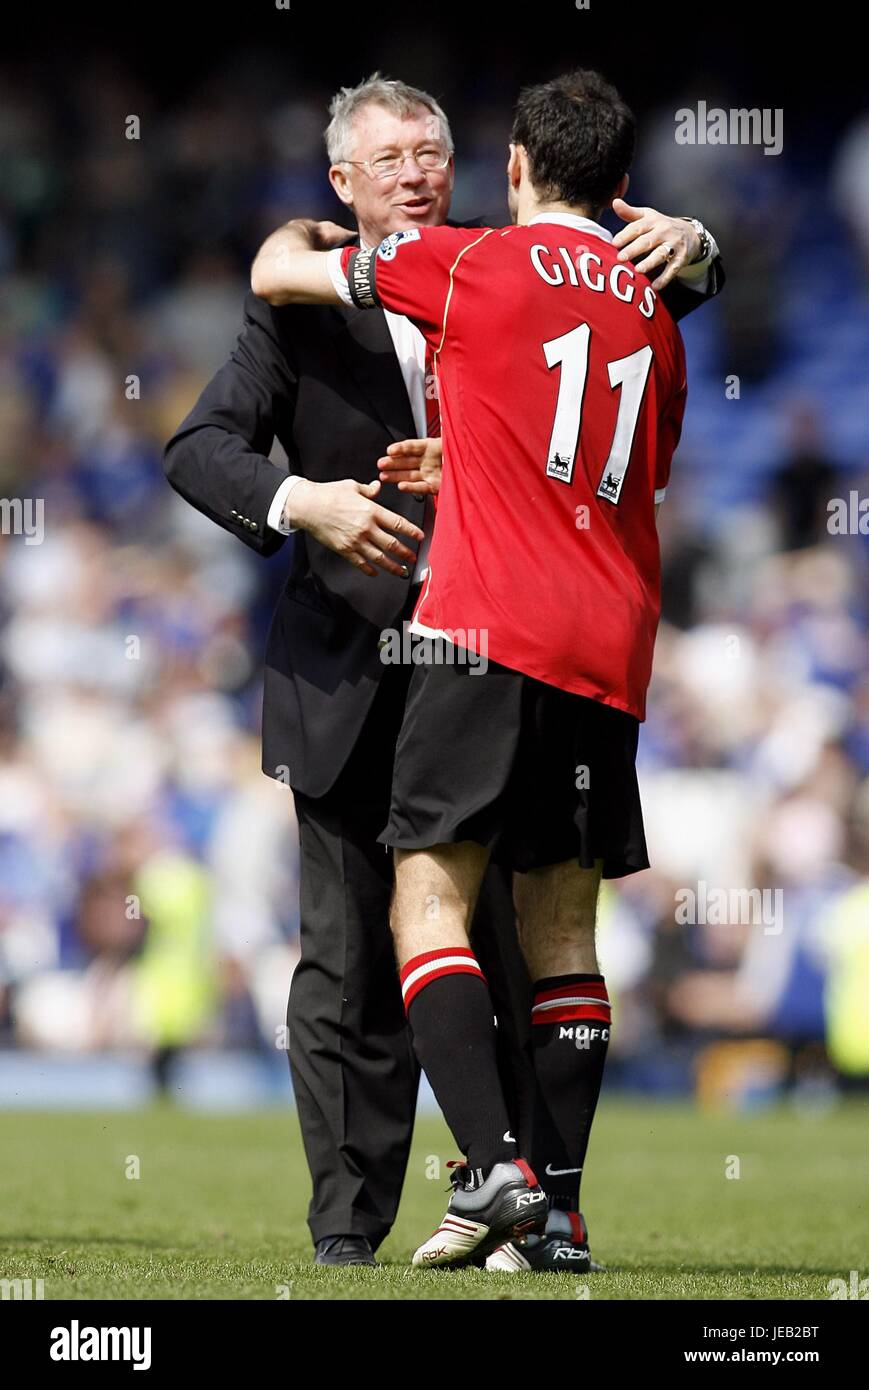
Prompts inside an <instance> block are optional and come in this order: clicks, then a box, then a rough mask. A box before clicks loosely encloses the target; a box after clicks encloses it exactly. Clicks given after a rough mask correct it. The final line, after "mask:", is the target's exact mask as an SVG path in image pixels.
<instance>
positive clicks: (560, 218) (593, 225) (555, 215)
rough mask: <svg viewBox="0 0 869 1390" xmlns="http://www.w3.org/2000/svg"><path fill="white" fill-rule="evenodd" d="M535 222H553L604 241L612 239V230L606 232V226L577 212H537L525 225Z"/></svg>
mask: <svg viewBox="0 0 869 1390" xmlns="http://www.w3.org/2000/svg"><path fill="white" fill-rule="evenodd" d="M535 222H555V223H556V224H557V225H558V226H559V227H573V229H574V230H575V231H577V232H585V233H586V235H588V236H599V237H602V238H603V240H604V241H612V239H613V234H612V232H608V231H607V229H606V227H602V226H601V225H600V223H599V222H593V221H592V220H591V218H590V217H580V215H579V213H577V212H538V213H537V214H536V215H535V216H534V217H532V218H531V220H530V221H529V222H527V223H526V226H528V227H533V226H534V224H535Z"/></svg>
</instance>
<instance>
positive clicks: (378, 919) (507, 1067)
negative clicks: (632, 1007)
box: [287, 665, 533, 1248]
mask: <svg viewBox="0 0 869 1390" xmlns="http://www.w3.org/2000/svg"><path fill="white" fill-rule="evenodd" d="M411 671H412V668H411V667H409V666H398V665H395V666H387V667H385V668H384V671H383V675H382V677H381V681H380V684H379V687H378V691H377V695H376V696H375V699H374V702H373V704H372V707H371V710H370V711H369V714H368V717H367V720H366V722H365V725H364V727H363V730H362V734H361V736H360V738H359V739H358V740H357V742H356V744H355V746H354V749H353V752H352V754H351V756H350V759H349V760H348V762H347V763H346V764H345V766H344V768H343V770H342V772H341V774H340V776H339V778H338V780H337V782H336V783H335V784H334V786H333V787H332V788H331V789H330V791H329V792H328V793H327V794H326V795H325V796H322V797H318V798H312V797H309V796H305V795H303V794H302V793H299V792H296V793H295V804H296V813H297V816H298V822H299V839H300V848H301V856H300V865H301V868H300V874H301V883H300V906H301V914H300V915H301V959H300V961H299V964H298V965H297V967H296V970H295V973H294V975H293V980H292V985H291V989H290V999H289V1007H288V1012H287V1021H288V1025H289V1037H290V1049H289V1059H290V1069H291V1072H292V1077H293V1086H294V1090H295V1096H296V1105H297V1109H298V1114H299V1120H300V1124H301V1129H302V1138H303V1142H304V1145H305V1153H306V1156H307V1160H308V1165H309V1167H310V1170H311V1174H312V1178H313V1196H312V1200H311V1205H310V1209H309V1214H308V1224H309V1226H310V1230H311V1234H312V1237H313V1239H314V1240H315V1241H318V1240H320V1239H322V1238H323V1237H324V1236H329V1235H340V1234H356V1235H364V1236H367V1237H368V1238H369V1239H370V1240H371V1242H372V1245H373V1246H374V1247H375V1248H376V1247H377V1245H378V1244H379V1243H380V1241H381V1240H383V1238H384V1237H385V1236H386V1235H387V1233H388V1231H389V1229H390V1227H391V1225H392V1223H393V1221H394V1219H395V1215H396V1211H397V1209H398V1203H399V1199H400V1196H401V1190H402V1186H403V1182H404V1176H405V1171H406V1168H407V1162H408V1155H409V1152H410V1144H411V1137H412V1131H413V1121H414V1114H415V1108H416V1095H417V1087H418V1081H419V1066H418V1063H417V1061H416V1057H415V1055H414V1051H413V1047H412V1044H411V1038H410V1032H409V1030H408V1028H407V1024H406V1019H405V1013H404V1006H403V1003H402V998H401V990H400V987H399V981H398V970H397V967H396V963H395V956H394V952H393V946H392V937H391V933H390V930H389V906H390V901H391V897H392V884H393V866H392V853H391V851H389V850H388V849H387V848H386V847H385V846H383V845H379V844H378V843H377V836H378V834H379V833H380V831H381V830H382V829H383V827H384V825H385V824H386V821H387V818H388V812H389V794H390V784H391V777H392V760H393V756H394V752H395V745H396V741H397V738H398V731H399V729H400V727H401V719H402V715H403V712H404V701H405V695H406V691H407V685H408V682H409V679H410V675H411ZM473 944H474V948H475V950H476V952H477V955H478V958H479V960H480V963H481V965H482V967H483V970H484V972H485V973H486V977H487V979H488V981H489V986H490V989H491V992H492V997H493V1003H494V1006H495V1011H496V1014H497V1016H498V1045H499V1065H500V1069H501V1074H502V1083H503V1085H504V1089H505V1095H506V1098H507V1103H508V1109H509V1113H510V1115H511V1122H512V1123H513V1125H515V1126H518V1134H517V1137H518V1138H519V1139H520V1147H521V1144H522V1143H523V1142H524V1136H526V1135H527V1134H528V1132H529V1128H530V1125H529V1114H530V1104H531V1094H532V1085H533V1075H532V1070H531V1062H530V1058H529V1052H528V1032H529V1031H530V1026H529V1027H528V1028H526V1027H525V1026H524V1023H523V1020H529V1025H530V1008H531V1001H530V984H529V981H528V977H527V972H526V971H525V966H524V962H523V960H522V957H521V954H520V952H519V948H518V943H517V940H516V932H515V918H514V913H513V901H512V892H511V888H510V883H509V879H508V877H507V875H506V874H505V873H504V872H503V871H502V870H500V869H498V868H496V867H494V866H493V867H491V868H490V869H489V871H488V873H487V876H486V880H485V882H484V885H483V889H482V891H481V894H480V901H479V904H478V907H477V913H476V916H475V919H474V927H473ZM516 1132H517V1131H516V1130H515V1129H514V1133H516Z"/></svg>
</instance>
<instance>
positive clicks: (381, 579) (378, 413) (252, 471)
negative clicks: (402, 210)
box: [165, 259, 724, 796]
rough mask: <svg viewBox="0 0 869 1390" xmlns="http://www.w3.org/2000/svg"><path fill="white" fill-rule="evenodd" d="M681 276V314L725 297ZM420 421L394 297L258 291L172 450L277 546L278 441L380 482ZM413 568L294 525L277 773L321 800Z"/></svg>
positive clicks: (340, 761) (196, 500) (274, 738)
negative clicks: (396, 330)
mask: <svg viewBox="0 0 869 1390" xmlns="http://www.w3.org/2000/svg"><path fill="white" fill-rule="evenodd" d="M723 283H724V275H723V270H722V267H721V263H720V259H719V260H717V261H716V262H715V263H714V264H713V269H712V276H711V283H710V287H709V290H708V291H707V294H706V295H705V296H704V295H700V294H697V292H696V291H693V290H688V289H685V288H684V287H683V286H681V285H679V284H678V283H677V284H674V285H672V286H669V287H668V288H667V289H666V290H665V291H664V292H663V296H662V298H663V301H664V303H665V304H666V306H667V308H668V309H669V311H670V313H671V314H672V315H673V317H674V318H681V317H682V316H683V315H684V314H686V313H688V312H690V310H691V309H694V308H696V307H697V306H698V305H699V304H702V303H703V301H704V299H705V298H710V297H711V296H712V295H714V294H717V293H718V291H719V290H720V289H721V286H722V285H723ZM416 433H417V431H416V426H415V424H414V420H413V415H412V412H411V408H410V402H409V400H408V397H407V392H406V390H405V387H404V381H403V378H402V375H401V369H400V367H399V365H398V359H397V358H396V356H395V352H394V350H393V345H392V338H391V336H390V333H389V328H388V326H387V323H386V319H385V317H384V315H383V312H382V310H380V309H370V310H367V311H366V312H365V313H360V312H359V311H357V310H355V309H345V308H337V307H336V308H333V307H331V306H320V305H289V306H287V307H285V308H279V309H274V308H272V307H271V306H270V305H268V304H267V303H266V302H265V301H264V300H262V299H258V298H256V296H255V295H253V294H248V296H247V298H246V300H245V305H244V326H243V328H242V331H241V334H240V336H239V338H238V341H237V343H236V345H235V348H234V349H233V351H232V354H231V355H230V358H229V361H228V362H226V364H225V365H224V366H223V367H221V369H220V371H219V372H217V374H216V376H214V378H213V379H212V380H211V381H210V382H209V384H208V385H207V386H206V388H205V390H204V391H203V392H202V395H201V396H200V397H199V400H198V401H197V402H196V405H195V406H194V407H193V409H192V411H191V412H190V414H189V415H188V416H187V418H186V419H185V420H184V421H183V422H182V424H181V425H180V426H179V428H178V430H177V431H176V433H175V434H174V435H173V437H172V439H171V440H170V441H169V443H168V445H167V447H166V455H165V468H166V474H167V477H168V479H169V481H170V483H171V484H172V486H173V487H174V488H175V489H176V491H177V492H179V493H180V494H181V495H182V497H185V498H186V499H187V501H188V502H191V503H192V504H193V506H194V507H196V508H198V510H199V511H201V512H204V513H205V515H206V516H209V517H211V518H212V520H214V521H216V522H217V523H218V524H219V525H220V526H223V527H224V528H225V529H226V530H227V531H230V532H232V533H233V534H235V535H237V536H238V537H239V538H240V539H241V540H243V541H244V542H245V543H246V544H247V545H249V546H251V547H252V548H253V549H254V550H257V551H259V552H260V553H261V554H263V555H271V554H273V553H274V552H275V551H276V550H278V549H279V548H280V546H282V545H283V544H284V541H285V539H286V537H284V536H282V535H280V534H279V533H278V532H276V531H272V530H271V529H270V528H269V526H268V525H267V520H266V518H267V515H268V510H269V506H270V504H271V502H272V499H273V497H274V494H275V491H276V489H277V487H278V485H279V483H280V482H281V479H282V478H283V476H284V475H283V474H282V473H281V472H280V471H278V470H276V468H275V467H274V465H273V464H272V463H270V461H269V459H268V454H269V451H270V450H271V448H272V444H273V442H274V439H275V437H277V438H278V439H279V440H280V442H281V444H282V445H283V447H284V449H285V450H286V452H287V455H288V456H289V459H290V467H291V469H292V471H293V472H294V473H298V474H303V475H304V476H305V477H306V478H311V479H312V480H313V481H315V482H332V481H336V480H339V479H341V478H356V479H358V480H359V481H360V482H370V481H371V479H372V477H373V476H374V464H375V462H376V460H377V459H378V458H379V457H380V456H381V455H382V454H383V453H385V451H386V448H387V446H388V445H389V444H391V443H393V442H394V441H396V440H400V439H409V438H414V437H415V436H416ZM379 500H380V502H381V503H382V504H383V505H384V506H385V507H388V508H389V509H390V510H391V511H394V512H398V513H400V514H401V515H402V516H406V517H408V518H409V519H410V520H411V521H414V522H416V523H417V524H419V523H420V522H421V520H422V514H423V501H422V499H421V498H417V497H413V496H410V495H409V494H407V493H403V492H399V491H398V489H397V488H396V487H394V486H392V485H386V486H384V487H383V488H382V490H381V493H380V498H379ZM409 582H410V581H409V579H397V578H393V577H392V576H391V575H387V574H385V573H383V572H381V573H379V574H378V575H377V578H376V579H372V578H370V577H367V576H366V575H364V574H362V573H360V571H359V570H357V569H356V568H355V567H354V566H353V565H351V564H349V563H348V561H346V560H344V559H341V558H340V557H339V556H338V555H336V554H335V553H334V552H333V551H331V550H328V549H327V548H326V547H325V546H322V545H320V544H319V543H318V542H316V541H313V540H311V539H310V538H309V537H308V536H307V535H306V534H305V533H304V532H297V533H296V534H295V536H294V537H293V544H292V561H291V565H290V573H289V577H288V580H287V583H286V587H285V589H284V592H283V594H282V596H281V599H280V601H279V603H278V606H277V609H276V610H275V614H274V618H273V620H272V625H271V629H270V631H269V637H268V643H267V648H266V665H265V685H264V696H263V771H264V772H266V773H268V774H269V776H271V777H279V778H281V779H282V780H284V781H289V782H290V784H291V785H292V786H293V787H294V788H295V789H296V790H298V791H300V792H303V793H305V794H307V795H308V796H322V795H324V794H325V792H327V791H328V790H329V788H330V787H331V786H332V784H333V782H334V781H335V779H336V777H337V776H338V774H339V772H340V771H341V769H342V767H343V766H344V764H345V762H346V761H347V758H348V756H349V754H350V752H351V750H352V748H353V746H354V744H355V742H356V739H357V738H358V736H359V732H360V730H361V728H362V724H363V721H364V719H365V716H366V714H367V712H368V709H369V707H370V705H371V701H372V699H373V697H374V693H375V691H376V689H377V683H378V681H379V679H380V677H381V675H382V673H383V669H384V668H383V665H382V663H381V661H380V659H379V652H378V640H379V638H380V634H381V632H382V630H383V629H384V628H395V627H398V626H399V623H400V618H401V613H402V611H403V608H404V605H405V602H406V599H407V592H408V586H409Z"/></svg>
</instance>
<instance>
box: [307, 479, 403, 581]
mask: <svg viewBox="0 0 869 1390" xmlns="http://www.w3.org/2000/svg"><path fill="white" fill-rule="evenodd" d="M379 491H380V483H379V482H373V483H357V482H354V481H353V479H352V478H345V479H343V480H342V481H341V482H338V483H315V482H312V481H311V479H310V478H306V479H305V480H304V482H301V483H298V484H297V485H296V486H295V487H294V488H293V490H292V492H291V493H290V496H289V497H288V498H287V504H286V507H285V508H284V515H285V517H286V520H287V521H288V522H289V524H290V525H291V526H297V527H299V528H301V529H302V530H304V531H307V532H308V535H309V536H313V538H314V540H317V541H319V542H320V544H321V545H325V546H327V547H328V548H329V550H334V551H335V553H336V555H343V557H344V559H345V560H349V561H350V564H351V565H355V566H356V568H357V569H359V570H361V571H362V573H363V574H368V575H370V576H371V577H372V578H374V577H375V576H376V575H377V570H378V569H382V570H386V572H387V573H388V574H395V575H398V576H399V578H403V577H406V575H407V573H408V571H409V570H410V569H412V568H413V565H414V564H415V562H416V555H415V554H414V552H413V551H412V550H409V549H408V547H407V546H406V545H402V543H401V541H400V540H398V538H397V537H398V536H403V537H404V538H405V540H411V541H416V542H417V544H418V543H419V542H420V541H422V539H423V535H424V533H423V532H422V531H421V530H420V529H419V527H418V526H414V524H413V522H412V521H407V520H406V519H405V518H404V517H403V516H398V515H397V514H396V513H395V512H390V511H388V510H387V508H386V507H381V506H379V505H378V504H377V503H376V502H374V501H372V498H374V497H376V496H377V494H378V492H379ZM391 531H394V532H396V533H397V534H396V535H390V534H389V533H390V532H391ZM402 562H403V563H402Z"/></svg>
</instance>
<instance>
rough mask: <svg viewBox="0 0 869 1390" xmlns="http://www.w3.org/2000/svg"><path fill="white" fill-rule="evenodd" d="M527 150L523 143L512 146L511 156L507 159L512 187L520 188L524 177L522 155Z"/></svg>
mask: <svg viewBox="0 0 869 1390" xmlns="http://www.w3.org/2000/svg"><path fill="white" fill-rule="evenodd" d="M524 153H525V150H524V148H523V146H522V145H513V144H511V146H510V156H509V158H508V160H507V182H508V183H509V184H510V187H511V188H518V187H519V182H520V180H521V178H522V155H523V154H524Z"/></svg>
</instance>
